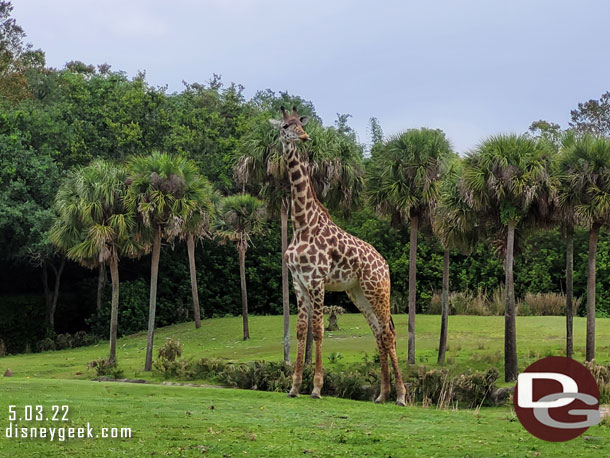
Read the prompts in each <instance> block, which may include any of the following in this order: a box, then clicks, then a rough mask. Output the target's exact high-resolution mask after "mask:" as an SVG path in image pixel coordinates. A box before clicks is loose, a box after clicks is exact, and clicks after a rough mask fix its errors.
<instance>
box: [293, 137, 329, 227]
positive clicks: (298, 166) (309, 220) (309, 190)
mask: <svg viewBox="0 0 610 458" xmlns="http://www.w3.org/2000/svg"><path fill="white" fill-rule="evenodd" d="M282 147H283V152H284V160H285V161H286V165H287V167H288V179H289V180H290V201H291V212H290V214H291V218H292V225H293V229H294V231H295V232H297V231H300V230H303V229H312V228H313V227H315V226H316V225H317V224H319V223H320V222H321V221H322V220H325V219H326V218H328V212H327V210H326V209H325V208H324V207H322V204H320V202H319V201H318V199H317V197H316V195H315V191H314V189H313V186H312V184H311V178H310V177H309V168H308V166H307V163H305V162H304V161H302V160H301V158H300V156H299V154H298V152H297V148H296V145H295V144H294V143H290V142H286V143H282Z"/></svg>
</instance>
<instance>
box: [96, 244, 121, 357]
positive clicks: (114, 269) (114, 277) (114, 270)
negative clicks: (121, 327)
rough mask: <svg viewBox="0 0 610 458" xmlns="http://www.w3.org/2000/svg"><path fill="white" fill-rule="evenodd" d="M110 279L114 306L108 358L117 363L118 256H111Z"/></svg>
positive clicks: (111, 314)
mask: <svg viewBox="0 0 610 458" xmlns="http://www.w3.org/2000/svg"><path fill="white" fill-rule="evenodd" d="M101 268H102V266H101V265H100V269H101ZM110 279H111V281H112V308H111V312H110V356H109V357H108V360H109V362H110V363H115V362H116V339H117V329H118V321H119V260H118V258H117V257H116V256H112V257H111V258H110Z"/></svg>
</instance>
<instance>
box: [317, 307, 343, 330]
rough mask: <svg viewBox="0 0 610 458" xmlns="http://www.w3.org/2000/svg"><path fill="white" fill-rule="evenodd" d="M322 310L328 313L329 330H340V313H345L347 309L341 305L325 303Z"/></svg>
mask: <svg viewBox="0 0 610 458" xmlns="http://www.w3.org/2000/svg"><path fill="white" fill-rule="evenodd" d="M322 311H323V312H324V313H325V314H327V315H328V327H327V328H326V330H327V331H338V330H339V323H338V320H339V315H343V314H344V313H345V309H344V308H343V307H339V306H338V305H328V306H327V305H325V306H324V308H323V309H322Z"/></svg>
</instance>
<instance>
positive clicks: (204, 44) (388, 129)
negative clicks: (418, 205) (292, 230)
mask: <svg viewBox="0 0 610 458" xmlns="http://www.w3.org/2000/svg"><path fill="white" fill-rule="evenodd" d="M13 5H14V7H15V9H14V17H15V18H16V19H17V21H18V23H19V24H20V25H22V26H23V28H24V29H25V31H26V33H27V34H28V41H30V42H32V43H33V44H34V46H35V47H38V48H42V49H43V50H44V51H45V52H46V56H47V63H48V64H49V65H51V66H53V67H63V65H64V64H65V63H66V62H67V61H70V60H81V61H83V62H85V63H89V64H100V63H104V62H106V63H108V64H110V65H111V66H112V68H113V69H114V70H124V71H126V72H127V74H128V75H130V76H133V75H134V74H135V73H136V72H137V71H138V70H145V71H146V74H147V79H148V81H149V82H150V83H152V84H154V85H167V86H168V87H169V90H170V91H179V90H181V88H182V87H183V86H182V81H183V80H185V81H188V82H206V81H208V80H209V79H210V77H211V75H212V73H219V74H221V75H222V77H223V80H224V81H226V82H230V81H234V82H236V83H240V84H243V85H244V86H245V87H246V96H247V97H250V96H252V95H253V94H254V92H255V91H256V90H258V89H265V88H271V89H273V90H275V91H279V90H287V91H289V92H290V93H293V94H297V95H300V96H302V97H304V98H305V99H308V100H311V101H312V102H313V103H314V105H315V107H316V109H317V111H318V114H319V115H320V116H321V117H322V119H323V120H324V122H325V123H326V124H331V123H332V122H333V121H334V119H335V118H336V113H350V114H352V116H353V118H352V119H351V125H352V126H353V127H354V128H355V129H356V130H357V132H358V134H359V137H360V140H361V141H364V142H368V140H369V135H368V129H367V126H368V120H369V118H370V117H371V116H376V117H377V118H379V120H380V122H381V125H382V127H383V129H384V132H385V134H386V135H389V134H392V133H396V132H398V131H400V130H402V129H406V128H411V127H422V126H425V127H433V128H440V129H443V130H444V131H445V132H446V133H447V135H448V137H449V138H450V140H451V141H452V143H453V145H454V147H455V149H456V150H457V151H460V152H464V151H466V150H468V149H469V148H471V147H473V146H475V145H476V144H477V143H478V142H479V141H480V140H481V139H482V138H484V137H485V136H487V135H490V134H494V133H499V132H518V133H520V132H524V131H525V130H527V128H528V126H529V125H530V123H531V122H532V121H535V120H538V119H541V118H542V119H547V120H550V121H554V122H558V123H560V124H561V125H562V126H565V125H567V122H568V120H569V115H570V110H571V109H573V108H575V107H576V105H577V104H578V102H582V101H585V100H588V99H591V98H599V96H600V95H601V94H602V93H603V92H605V91H607V90H610V78H609V76H610V59H609V57H610V56H609V50H610V34H609V32H608V18H609V17H610V2H607V1H604V0H599V1H589V0H581V1H575V0H527V1H523V0H510V1H493V0H479V1H475V0H468V1H462V0H419V1H412V0H409V1H405V0H403V1H384V0H377V1H356V0H326V1H319V0H309V1H305V2H298V1H288V0H285V1H274V0H199V1H196V0H173V1H159V0H148V1H144V0H122V1H116V0H103V1H99V0H98V1H93V0H53V1H48V0H14V1H13Z"/></svg>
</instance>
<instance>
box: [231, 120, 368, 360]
mask: <svg viewBox="0 0 610 458" xmlns="http://www.w3.org/2000/svg"><path fill="white" fill-rule="evenodd" d="M272 116H273V115H272V114H267V113H265V114H263V116H262V118H261V119H256V120H255V122H254V123H253V126H252V128H251V129H250V130H249V132H248V134H246V136H245V137H244V139H243V140H242V142H241V146H240V150H239V152H238V157H237V160H236V165H235V176H236V179H237V181H238V182H239V183H240V184H241V185H242V186H243V188H242V190H244V191H245V186H246V184H249V185H253V187H254V188H255V189H257V192H258V196H259V197H260V198H261V199H263V201H264V202H265V206H266V208H267V211H268V212H269V215H270V216H271V217H275V216H276V215H278V214H279V216H280V222H281V240H282V299H283V314H284V361H285V362H287V363H288V362H290V302H289V281H288V280H289V279H288V266H287V265H286V260H285V259H284V256H283V253H284V252H285V251H286V248H287V247H288V217H289V209H290V183H289V181H288V176H287V166H286V164H285V162H284V159H283V156H282V146H281V144H280V139H279V134H278V130H277V129H276V128H274V127H272V126H271V125H270V124H269V123H268V122H267V119H269V118H270V117H272ZM314 118H315V117H314ZM308 133H309V135H310V138H311V139H312V140H311V141H309V142H307V143H306V144H301V145H299V147H300V148H301V150H302V152H303V154H306V155H307V157H308V158H309V163H310V168H311V175H312V182H313V184H314V188H315V189H316V192H317V193H318V196H319V197H320V199H322V200H325V203H326V204H327V205H328V206H329V207H330V208H331V209H333V210H339V211H341V212H343V213H349V211H350V210H351V209H352V208H354V207H355V206H356V205H357V204H358V198H359V196H360V195H361V194H362V192H361V191H362V189H363V187H364V177H363V172H362V153H361V151H360V150H359V147H358V145H357V144H356V143H355V142H354V141H353V140H351V139H349V138H347V137H345V136H343V135H340V134H339V133H338V132H337V130H336V129H334V128H332V127H331V128H324V127H322V126H321V125H320V124H319V123H318V122H316V121H315V120H314V121H313V122H311V123H310V124H308ZM309 329H310V331H311V326H310V327H309Z"/></svg>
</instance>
